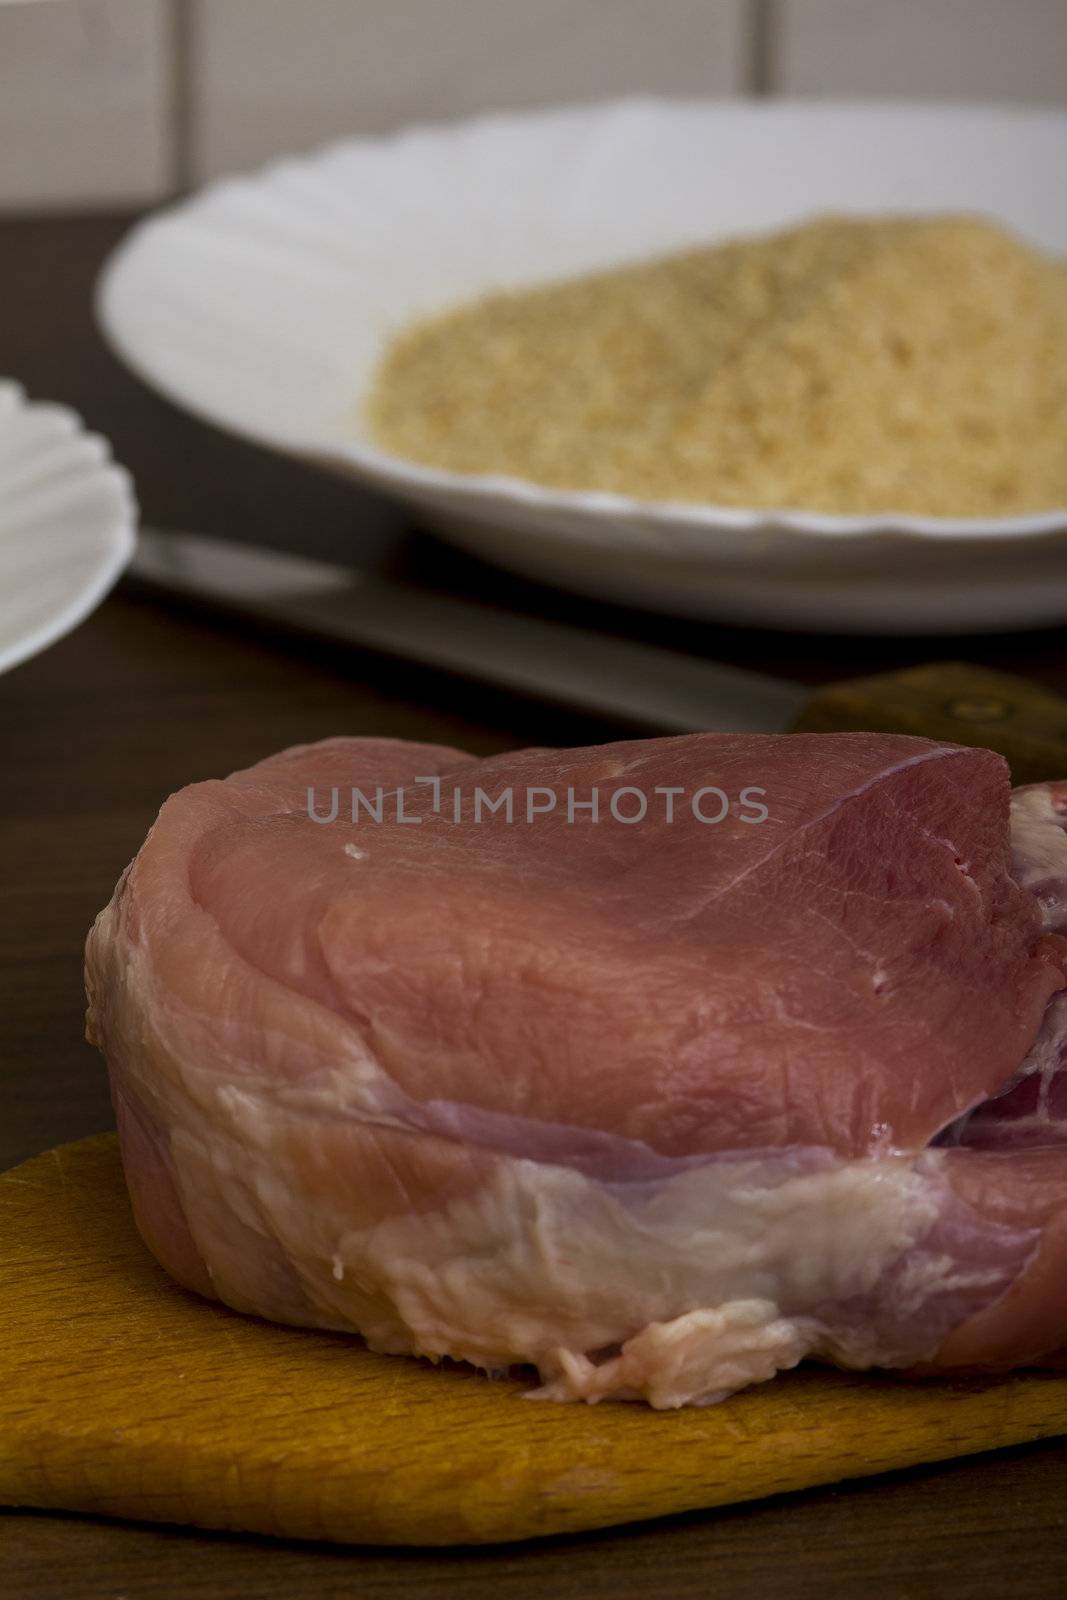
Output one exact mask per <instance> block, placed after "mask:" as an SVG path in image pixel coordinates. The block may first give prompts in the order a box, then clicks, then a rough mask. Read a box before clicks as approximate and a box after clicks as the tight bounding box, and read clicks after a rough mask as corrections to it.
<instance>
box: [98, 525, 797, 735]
mask: <svg viewBox="0 0 1067 1600" xmlns="http://www.w3.org/2000/svg"><path fill="white" fill-rule="evenodd" d="M128 570H129V575H130V576H132V577H133V578H135V579H136V580H137V581H138V582H140V583H144V584H149V585H151V586H152V587H153V588H155V589H163V590H166V591H169V592H170V593H173V594H180V595H183V596H185V597H186V598H190V599H195V600H200V601H204V602H207V603H210V604H211V605H214V606H221V607H224V608H225V609H226V610H228V611H233V612H239V613H241V614H243V615H245V616H249V617H254V618H257V619H258V620H261V621H265V622H274V623H281V624H283V625H284V626H286V627H290V628H296V629H299V630H302V631H305V632H308V633H312V634H316V635H318V636H320V637H323V638H329V639H336V640H339V641H340V642H342V643H345V644H351V645H357V646H360V647H362V648H365V649H371V650H377V651H381V652H383V653H385V654H386V655H393V656H398V657H400V658H402V659H404V660H407V661H415V662H419V663H421V664H422V665H424V666H430V667H438V668H442V669H444V670H446V671H448V672H456V673H459V674H460V675H462V676H465V677H471V678H475V679H479V680H481V681H483V682H489V683H493V684H497V685H500V686H502V687H504V688H507V689H514V690H517V691H519V692H520V693H522V694H528V695H533V696H535V697H538V698H542V699H548V700H554V701H558V702H560V703H562V704H564V705H568V706H573V707H575V708H576V709H578V710H580V711H585V712H592V713H595V714H597V715H600V716H606V717H611V718H619V719H621V720H623V721H626V722H633V723H636V724H638V725H640V726H642V727H647V728H651V729H655V730H657V731H659V732H666V733H692V732H693V731H694V729H700V728H708V727H712V726H713V727H715V728H717V729H718V730H719V731H720V732H723V733H744V732H751V731H753V730H759V731H764V732H781V731H782V730H784V729H785V728H787V727H789V726H790V724H791V723H792V722H793V720H794V719H795V718H796V717H797V715H798V714H799V713H800V711H801V709H802V708H803V706H804V704H805V702H806V701H807V700H808V698H809V695H810V691H809V690H806V689H803V688H801V687H800V685H798V684H793V683H788V682H786V681H785V680H783V679H778V678H773V677H770V676H764V675H763V674H761V673H756V672H746V671H743V670H741V669H740V668H736V667H726V666H720V665H717V664H716V663H713V662H709V661H704V660H702V659H700V658H699V657H697V656H689V655H684V654H682V653H681V652H679V651H674V650H662V649H657V648H656V647H655V646H653V645H646V644H639V643H637V642H635V641H632V640H629V639H617V638H613V637H611V636H610V635H607V634H597V633H586V632H584V631H583V630H582V629H580V628H576V627H572V626H569V625H568V624H566V623H559V622H548V621H545V620H543V619H541V618H539V617H531V616H528V615H525V614H521V613H519V612H515V611H506V610H502V609H500V608H497V607H495V606H491V605H485V604H482V603H480V602H478V601H474V600H467V599H461V598H458V597H457V596H454V595H449V594H443V593H440V592H438V591H435V590H423V589H418V588H416V587H415V586H414V585H413V584H405V583H400V582H397V581H395V580H393V579H390V578H386V577H382V576H380V575H378V574H370V573H365V572H361V571H359V570H357V569H353V568H350V567H343V566H333V565H331V564H329V563H327V562H323V561H317V560H309V559H308V558H307V557H305V556H297V555H290V554H288V553H287V552H285V553H283V552H280V551H274V550H265V549H262V548H259V547H253V546H250V545H242V544H233V543H231V542H229V541H227V540H224V539H214V538H210V537H208V536H206V535H201V534H187V533H169V532H167V533H163V532H160V531H158V530H155V529H142V531H141V534H140V538H139V541H138V547H137V552H136V554H135V555H134V558H133V561H132V563H131V565H130V567H129V569H128ZM709 719H710V720H709Z"/></svg>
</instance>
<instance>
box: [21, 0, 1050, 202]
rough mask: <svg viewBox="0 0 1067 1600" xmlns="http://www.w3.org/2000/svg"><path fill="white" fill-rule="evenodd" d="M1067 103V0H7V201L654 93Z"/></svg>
mask: <svg viewBox="0 0 1067 1600" xmlns="http://www.w3.org/2000/svg"><path fill="white" fill-rule="evenodd" d="M768 87H769V88H770V89H771V90H772V92H780V93H790V94H832V95H839V96H841V95H844V96H848V95H855V96H863V95H871V94H874V95H877V94H895V95H912V96H924V95H937V96H950V97H961V96H966V97H971V98H997V99H1002V100H1025V101H1031V102H1033V101H1048V102H1052V103H1060V104H1063V103H1067V0H36V3H27V0H0V207H8V208H11V207H21V206H27V205H30V206H48V205H70V204H78V205H93V204H100V203H131V204H132V203H138V202H144V201H150V200H153V199H157V198H160V197H162V196H163V195H165V194H167V193H169V192H170V191H171V190H172V189H173V188H174V186H175V184H176V183H180V182H182V181H186V182H195V181H198V180H200V179H202V178H204V177H207V176H212V175H214V174H216V173H219V172H223V171H227V170H230V169H232V168H239V167H243V166H248V165H254V164H256V163H257V162H260V161H262V160H264V159H265V158H267V157H269V156H271V155H273V154H276V153H278V152H280V151H284V150H292V149H300V148H302V147H307V146H309V145H312V144H315V143H316V142H318V141H320V140H322V139H328V138H332V137H335V136H337V135H339V134H342V133H345V132H348V131H358V130H361V129H366V130H376V129H382V128H387V127H394V126H397V125H399V124H402V123H404V122H406V121H410V120H413V119H425V118H434V117H441V116H453V115H462V114H463V113H465V112H469V111H473V110H477V109H480V108H483V107H488V106H502V105H530V104H535V103H538V102H542V101H549V100H566V99H573V98H581V97H594V96H605V95H612V94H622V93H630V92H639V91H651V92H656V93H664V94H734V93H739V92H740V93H744V92H746V91H752V90H761V89H766V88H768Z"/></svg>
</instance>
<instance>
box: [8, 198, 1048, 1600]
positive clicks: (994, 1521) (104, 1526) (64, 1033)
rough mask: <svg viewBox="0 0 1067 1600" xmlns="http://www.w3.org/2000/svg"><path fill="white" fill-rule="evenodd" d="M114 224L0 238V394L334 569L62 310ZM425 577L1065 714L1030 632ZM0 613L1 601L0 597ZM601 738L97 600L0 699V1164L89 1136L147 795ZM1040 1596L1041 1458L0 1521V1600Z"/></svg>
mask: <svg viewBox="0 0 1067 1600" xmlns="http://www.w3.org/2000/svg"><path fill="white" fill-rule="evenodd" d="M124 225H125V224H124V222H123V221H122V219H116V218H110V219H108V218H105V219H101V218H83V219H75V220H70V219H68V220H26V221H22V222H8V223H4V224H2V225H0V372H3V373H7V374H11V375H13V376H16V377H17V378H19V379H20V380H21V381H22V382H23V383H24V384H25V385H26V387H27V388H28V389H29V390H30V392H31V393H32V394H34V395H37V396H39V397H41V398H50V399H61V400H65V401H67V402H69V403H71V404H73V405H74V406H76V407H77V408H78V409H79V410H80V411H81V412H82V413H83V414H84V415H85V416H86V417H87V418H88V419H89V420H90V421H91V423H92V424H93V425H94V426H95V427H97V428H99V429H100V430H101V431H103V432H104V433H106V434H107V435H108V437H110V438H111V440H112V441H113V442H114V444H115V447H116V451H117V454H118V455H119V458H120V459H121V460H123V461H125V462H126V464H127V465H128V466H129V467H130V468H131V469H132V470H133V472H134V474H135V476H136V478H137V482H138V487H139V490H140V495H141V501H142V505H143V508H144V512H145V517H146V520H147V521H151V522H154V523H156V524H161V525H164V526H173V527H178V526H182V527H187V528H195V529H200V530H203V531H210V532H214V533H219V534H227V535H230V536H233V537H235V538H246V539H260V540H262V541H264V542H271V543H275V544H278V545H280V546H291V547H294V548H300V549H304V550H312V551H316V552H319V553H322V554H330V555H332V556H334V557H335V558H338V557H339V556H344V557H346V558H347V556H348V555H349V554H350V553H351V552H352V551H353V550H354V549H357V548H359V547H360V545H361V544H363V545H369V544H371V543H373V541H374V540H375V539H378V538H379V537H380V533H381V528H382V525H383V514H382V507H381V506H380V505H379V504H377V503H374V502H372V501H370V500H369V499H362V498H360V497H359V496H358V495H356V494H355V493H354V492H353V490H352V488H351V486H349V485H345V484H341V483H334V482H332V481H331V480H329V479H327V478H325V477H320V476H318V475H316V474H314V473H311V472H309V471H307V470H305V469H303V468H300V467H298V466H295V465H293V464H292V463H286V462H283V461H279V460H276V459H273V458H271V457H269V456H267V455H265V454H263V453H262V452H260V451H258V450H256V449H253V448H252V447H251V446H248V445H243V444H239V443H236V442H234V441H232V440H228V439H225V438H223V437H222V436H221V435H218V434H215V433H213V432H211V431H209V430H207V429H205V428H203V427H201V426H199V425H198V424H196V423H194V422H192V421H190V420H189V419H187V418H185V417H183V416H180V415H179V414H178V413H177V412H175V411H174V410H172V409H171V408H170V407H168V406H167V405H165V404H164V403H163V402H162V401H159V400H157V399H156V398H154V397H153V396H151V395H149V394H148V393H147V392H146V391H145V390H144V389H142V388H141V387H140V386H139V385H138V384H137V383H135V382H134V380H133V379H131V378H129V377H127V376H126V375H125V374H124V373H123V372H122V371H121V370H120V369H119V368H118V367H117V366H116V364H115V363H114V362H113V361H112V360H111V359H110V357H109V356H108V355H107V353H106V352H105V350H104V349H103V346H102V345H101V343H100V341H99V339H98V338H97V336H96V335H95V334H94V332H93V330H92V323H91V316H90V310H89V295H90V288H91V283H92V280H93V277H94V275H95V272H96V270H97V267H98V265H99V262H100V261H101V259H102V258H103V255H104V254H105V253H106V251H107V249H108V248H109V247H110V245H111V244H112V243H113V242H114V240H115V239H116V238H117V237H118V236H119V235H120V233H121V231H122V228H123V226H124ZM403 552H404V553H403V560H404V561H405V562H407V563H409V564H411V563H417V564H418V566H419V570H420V572H422V573H423V574H424V575H425V574H429V575H430V576H431V577H432V579H433V581H440V582H447V583H449V584H452V585H463V586H466V587H468V588H470V589H472V590H474V591H476V592H479V593H481V594H485V595H490V596H494V597H499V598H501V599H504V600H507V601H510V602H512V603H517V602H523V603H527V604H537V605H539V606H543V607H544V608H545V609H547V610H550V611H552V612H554V613H555V614H556V615H558V616H561V617H565V618H570V619H571V620H575V621H581V622H584V623H589V622H596V623H597V624H598V625H601V626H604V627H608V628H612V629H615V630H618V631H631V632H635V633H639V634H642V635H643V636H645V637H648V638H653V639H655V638H661V639H669V640H671V641H672V642H675V643H681V644H684V645H686V646H687V647H689V648H692V649H695V650H703V651H705V652H706V653H708V654H709V655H712V656H715V657H718V658H721V659H729V660H732V661H736V662H743V663H746V664H750V665H753V666H759V667H762V668H764V669H766V670H774V671H781V672H784V673H788V674H791V675H792V676H795V677H797V678H801V679H803V680H804V681H807V682H819V681H824V680H828V679H830V678H832V677H836V676H844V675H848V674H855V673H858V672H863V671H871V670H878V669H880V668H883V667H889V666H892V665H895V664H897V663H902V662H906V661H910V660H917V659H920V658H922V657H934V656H946V655H958V654H960V653H965V654H966V655H967V656H968V657H969V658H970V659H974V660H978V661H982V662H985V663H987V664H989V665H998V666H1003V667H1008V668H1011V669H1013V670H1017V671H1026V672H1029V673H1031V674H1032V675H1034V676H1035V677H1039V678H1041V679H1043V680H1044V681H1045V682H1047V683H1049V684H1051V685H1053V686H1055V687H1059V688H1060V689H1062V690H1064V691H1067V645H1065V642H1064V640H1063V638H1062V637H1061V636H1059V635H1057V634H1054V633H1051V632H1045V633H1033V634H1027V635H1017V636H1013V637H1001V638H982V639H972V640H968V641H967V643H966V648H965V651H964V650H963V646H962V645H961V643H960V642H958V641H952V640H929V641H923V642H922V643H921V644H919V643H917V642H915V641H910V642H909V641H902V640H881V641H873V640H842V639H837V640H828V639H818V638H813V637H808V636H802V635H795V636H786V635H774V634H766V633H760V632H757V631H745V632H742V631H737V630H729V629H713V628H710V627H702V626H698V625H678V624H674V623H662V622H657V621H656V620H655V619H651V618H644V617H640V616H637V615H634V614H628V613H625V612H622V611H617V610H609V609H608V608H596V607H593V606H591V605H589V604H588V603H585V602H579V601H572V600H567V599H566V598H564V597H553V596H550V595H547V594H543V593H537V592H536V591H533V590H532V589H529V588H527V587H526V586H524V585H520V584H516V583H512V582H510V581H507V580H504V579H500V578H498V577H496V576H495V575H494V574H492V573H491V572H490V571H489V570H488V569H487V568H484V567H481V566H480V565H478V564H477V563H474V562H467V561H460V560H459V559H458V558H452V557H450V556H448V555H447V554H446V553H445V552H443V551H442V550H441V549H440V548H439V547H437V546H436V545H435V544H433V543H432V542H431V541H427V540H419V539H414V540H412V541H410V542H409V543H408V544H406V545H405V546H404V547H403ZM0 602H2V597H0ZM617 731H618V730H617V729H615V728H610V727H607V726H605V725H602V724H596V723H593V722H591V721H589V720H588V719H583V718H579V717H577V716H570V715H566V714H564V713H562V712H560V711H558V710H554V709H552V708H551V707H546V706H541V705H537V704H534V703H532V702H526V701H519V700H516V699H512V698H510V697H508V696H506V695H503V694H501V693H499V692H494V691H492V690H489V689H484V688H477V687H475V686H473V685H470V684H465V683H462V682H459V681H458V680H455V679H451V678H444V677H441V676H439V675H434V674H430V673H427V672H424V671H420V670H418V669H415V668H405V667H401V666H398V665H396V664H394V663H390V662H386V661H384V660H383V659H381V658H377V657H372V656H369V655H368V656H364V655H359V654H356V653H353V652H340V651H338V650H335V649H333V648H330V647H327V646H323V645H311V644H309V643H307V642H306V641H300V640H296V639H291V638H281V639H280V638H272V637H270V636H269V635H267V634H264V633H256V632H253V631H248V630H245V631H244V632H240V631H238V630H236V629H234V628H233V627H231V626H228V625H227V624H225V623H224V622H221V621H219V620H217V619H212V618H210V617H207V616H203V615H198V614H197V613H195V612H194V611H190V610H187V609H183V608H180V607H166V606H163V605H161V604H158V603H153V602H151V601H150V600H148V599H146V598H144V597H141V596H139V595H138V594H137V593H136V592H135V591H133V590H120V592H119V593H118V594H117V595H116V596H114V597H113V598H112V599H110V600H109V601H108V602H107V603H106V604H105V605H104V606H103V607H102V608H101V610H100V611H99V612H98V613H97V614H96V615H95V616H94V617H93V618H92V619H91V620H90V621H89V622H87V623H86V624H84V625H83V626H82V627H81V628H79V629H78V630H77V632H76V633H74V634H73V635H71V636H70V637H69V638H67V639H66V640H64V641H63V642H62V643H60V644H59V645H57V646H56V647H55V648H53V649H52V650H50V651H48V652H47V653H46V654H44V655H43V656H40V657H38V658H37V659H36V660H34V661H32V662H29V663H27V664H26V665H24V666H23V667H21V668H19V669H18V670H16V671H14V672H12V673H10V674H8V675H7V676H5V677H3V678H0V752H2V758H3V782H2V787H0V858H2V859H0V866H2V880H0V881H2V885H3V899H4V906H5V916H4V918H3V921H2V924H0V1019H2V1021H0V1073H2V1076H0V1169H2V1168H5V1167H8V1166H10V1165H13V1164H14V1163H15V1162H17V1161H20V1160H22V1159H24V1158H26V1157H27V1156H30V1155H33V1154H35V1153H36V1152H38V1151H40V1150H43V1149H46V1148H48V1147H49V1146H51V1145H54V1144H57V1143H59V1142H61V1141H63V1140H66V1139H75V1138H78V1137H80V1136H82V1135H84V1134H88V1133H93V1132H97V1131H99V1130H101V1129H104V1128H107V1127H110V1126H111V1113H110V1107H109V1105H108V1099H107V1092H106V1085H105V1081H104V1073H103V1068H102V1065H101V1062H100V1060H99V1058H98V1057H97V1056H96V1055H95V1053H94V1052H93V1051H91V1050H90V1049H89V1048H88V1046H87V1045H85V1044H84V1042H83V1040H82V1012H83V1002H82V994H81V945H82V940H83V937H84V933H85V930H86V928H87V926H88V924H89V922H90V921H91V919H92V917H93V915H94V914H95V912H96V911H97V910H98V909H99V907H100V906H101V905H102V904H103V903H104V902H105V900H106V899H107V897H108V895H109V894H110V891H111V888H112V885H113V883H114V880H115V878H116V877H117V875H118V873H119V871H120V870H121V868H122V866H123V865H124V864H125V862H126V861H127V860H128V858H129V857H130V856H131V855H132V854H133V852H134V851H135V850H136V848H137V846H138V844H139V843H140V840H141V838H142V837H143V835H144V832H145V830H146V828H147V827H148V825H149V823H150V822H151V820H152V817H153V815H154V813H155V811H156V808H157V806H158V804H159V802H160V800H161V799H162V797H163V796H164V795H165V794H167V793H168V792H169V791H170V790H172V789H174V788H176V787H178V786H180V785H181V784H183V783H187V782H189V781H191V780H193V779H196V778H202V777H206V776H208V775H211V774H219V773H223V772H226V771H230V770H232V769H233V768H235V767H239V766H243V765H245V764H247V763H248V762H251V761H254V760H256V759H257V758H258V757H260V756H263V755H265V754H266V753H267V752H269V751H271V750H274V749H277V748H279V747H280V746H283V745H285V744H287V743H294V742H296V741H298V740H307V739H316V738H319V737H322V736H324V735H327V734H332V733H338V732H345V733H356V734H359V733H379V734H392V735H398V736H401V737H406V738H415V739H432V740H443V741H445V742H448V743H455V744H460V745H466V746H468V747H470V748H472V749H476V750H478V751H484V752H488V751H490V750H495V749H502V748H506V747H508V746H510V745H517V744H525V743H554V744H573V743H585V742H589V741H592V740H596V739H599V738H604V737H610V736H612V735H613V734H615V733H617ZM1065 1592H1067V1442H1064V1443H1060V1442H1052V1443H1050V1444H1046V1445H1043V1446H1038V1447H1034V1448H1031V1449H1025V1450H1012V1451H1004V1452H999V1453H997V1454H995V1455H990V1456H987V1457H984V1458H982V1459H978V1460H972V1461H968V1462H962V1463H955V1464H952V1465H947V1466H941V1467H934V1468H930V1469H925V1470H920V1471H911V1472H907V1473H900V1474H895V1475H893V1476H891V1477H884V1478H880V1479H877V1480H872V1481H868V1482H864V1483H858V1484H853V1485H848V1486H844V1487H842V1488H840V1489H836V1490H820V1491H817V1492H812V1493H807V1494H803V1495H796V1496H793V1497H791V1498H785V1499H781V1500H777V1501H773V1502H766V1503H763V1504H759V1505H755V1506H748V1507H742V1508H738V1509H736V1510H732V1511H726V1512H717V1513H714V1514H708V1515H705V1516H689V1517H684V1518H678V1519H673V1520H671V1521H670V1522H660V1523H658V1524H654V1525H649V1526H644V1527H637V1528H632V1529H626V1530H622V1531H618V1532H612V1533H605V1534H600V1535H595V1536H585V1537H579V1538H568V1539H560V1540H555V1541H550V1542H546V1543H543V1544H539V1545H533V1546H524V1547H518V1548H511V1549H503V1550H500V1551H485V1550H481V1551H474V1552H470V1551H460V1552H451V1553H423V1552H417V1551H416V1552H383V1551H377V1550H338V1549H335V1548H320V1547H309V1546H303V1545H298V1544H283V1543H277V1542H272V1541H269V1540H263V1539H254V1538H237V1537H233V1538H226V1537H216V1536H210V1535H205V1534H200V1533H195V1532H187V1531H185V1530H179V1529H173V1528H154V1527H152V1528H150V1527H142V1526H135V1525H120V1524H116V1523H110V1522H105V1521H102V1520H96V1519H92V1518H88V1517H84V1518H83V1517H62V1516H52V1515H42V1514H35V1513H23V1512H8V1513H2V1514H0V1594H3V1595H5V1596H11V1600H16V1597H18V1600H21V1597H23V1596H25V1597H27V1600H29V1597H31V1596H32V1597H33V1600H38V1597H42V1596H56V1597H67V1596H69V1597H72V1600H74V1597H79V1600H80V1597H83V1596H84V1597H100V1600H105V1597H106V1600H119V1597H126V1600H135V1597H141V1596H149V1595H152V1596H161V1595H162V1596H169V1595H174V1596H176V1597H178V1596H180V1597H181V1600H194V1597H205V1600H206V1597H209V1596H210V1597H220V1596H248V1597H256V1596H262V1597H275V1596H278V1597H282V1596H284V1597H286V1600H302V1597H304V1596H308V1597H311V1596H314V1597H316V1600H318V1597H323V1600H325V1597H328V1596H334V1595H337V1596H340V1595H359V1596H366V1597H371V1596H383V1597H386V1596H402V1595H404V1596H406V1595H408V1594H412V1595H413V1594H416V1593H418V1594H419V1595H425V1596H427V1597H436V1596H442V1597H443V1596H452V1595H456V1596H460V1595H464V1596H466V1595H472V1596H475V1595H478V1594H482V1593H485V1594H489V1593H492V1594H493V1595H495V1596H499V1597H501V1600H503V1597H505V1596H507V1597H510V1596H515V1597H518V1596H531V1597H533V1596H537V1597H538V1600H541V1597H544V1596H546V1595H548V1596H552V1595H556V1594H559V1595H561V1596H583V1597H584V1596H605V1597H610V1600H626V1597H629V1596H634V1597H637V1596H647V1595H650V1594H651V1595H653V1596H656V1597H662V1600H670V1597H674V1596H679V1597H680V1596H690V1595H691V1596H694V1597H695V1596H698V1595H701V1596H702V1595H715V1596H716V1597H717V1600H748V1597H752V1600H767V1597H777V1596H788V1597H792V1596H797V1597H807V1596H811V1597H812V1600H824V1597H841V1600H851V1597H857V1600H858V1597H860V1596H862V1597H864V1600H867V1597H869V1596H871V1595H872V1594H873V1595H875V1596H877V1597H879V1600H923V1597H926V1596H931V1597H933V1596H936V1597H937V1600H956V1597H960V1600H962V1597H964V1596H967V1597H971V1596H974V1595H979V1596H990V1597H998V1600H999V1597H1000V1596H1004V1595H1009V1594H1010V1595H1012V1596H1014V1597H1020V1600H1024V1597H1039V1596H1040V1597H1045V1596H1047V1597H1049V1600H1053V1597H1056V1600H1059V1597H1061V1596H1062V1595H1063V1594H1064V1593H1065Z"/></svg>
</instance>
